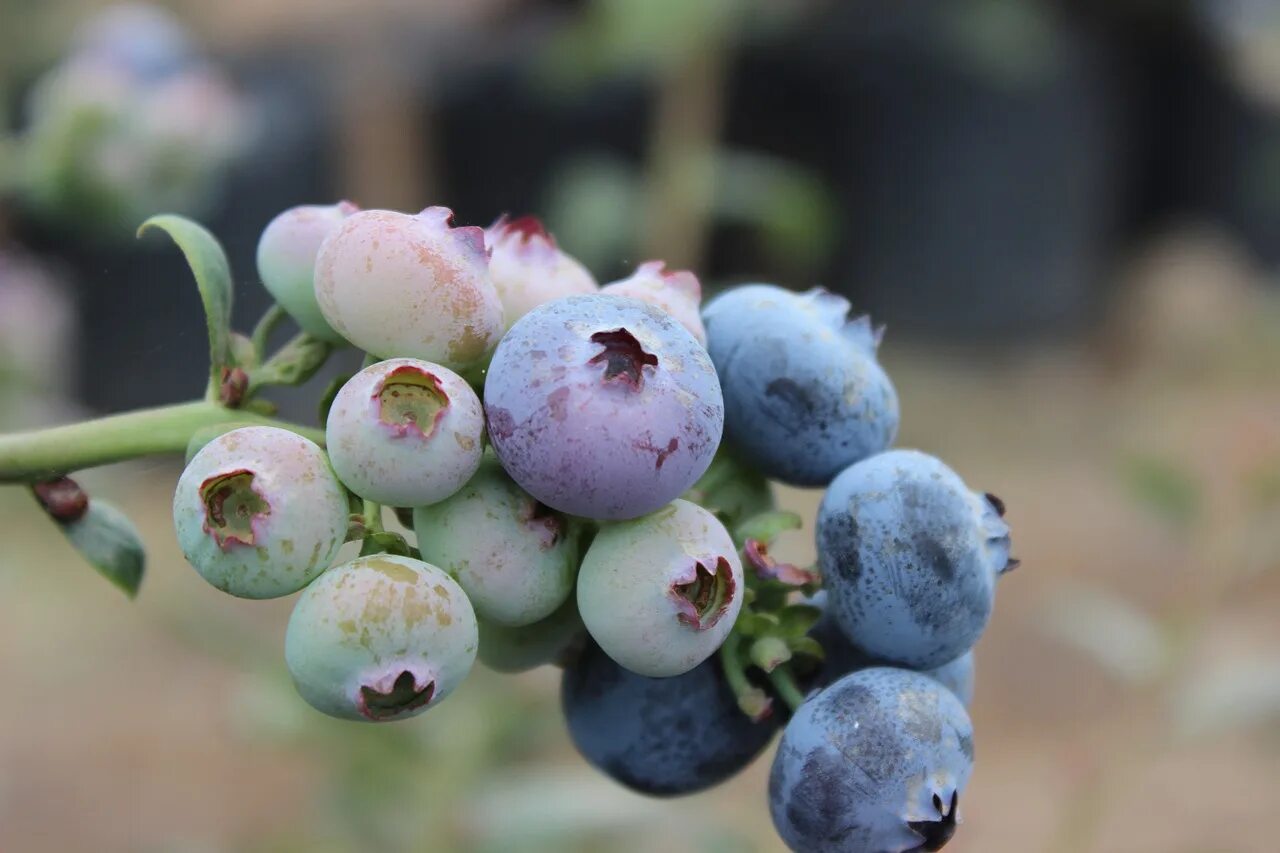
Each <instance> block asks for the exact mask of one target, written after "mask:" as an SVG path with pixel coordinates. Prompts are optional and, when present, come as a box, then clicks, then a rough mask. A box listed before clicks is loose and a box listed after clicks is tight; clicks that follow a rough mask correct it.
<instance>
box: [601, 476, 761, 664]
mask: <svg viewBox="0 0 1280 853" xmlns="http://www.w3.org/2000/svg"><path fill="white" fill-rule="evenodd" d="M741 609H742V563H741V562H740V561H739V559H738V552H737V549H736V548H735V547H734V545H733V540H732V539H731V538H730V537H729V533H728V531H726V530H725V529H724V525H723V524H721V523H720V521H719V520H718V519H716V517H715V516H714V515H712V514H711V513H710V512H708V511H707V510H705V509H703V508H702V507H700V506H698V505H697V504H692V503H689V502H688V501H685V500H676V501H672V502H671V503H670V504H669V505H667V506H665V507H663V508H662V509H660V510H658V511H657V512H655V513H652V514H650V515H646V516H643V517H641V518H637V519H633V520H631V521H621V522H617V523H614V524H608V525H606V526H604V527H602V528H601V529H600V532H599V533H597V534H596V537H595V539H594V540H593V541H592V542H591V546H590V547H589V548H588V549H587V554H586V557H585V558H584V559H583V561H582V568H581V570H580V571H579V573H578V612H579V613H581V614H582V621H583V622H584V623H585V624H586V626H587V631H588V632H590V634H591V636H592V638H594V639H595V641H596V643H598V644H599V646H600V648H602V649H603V650H604V651H605V653H606V654H608V655H609V657H611V658H613V659H614V660H615V661H617V663H618V664H619V665H621V666H623V667H626V668H627V669H629V670H631V671H632V672H635V673H639V674H640V675H647V676H649V677H651V678H661V677H667V676H674V675H680V674H681V673H683V672H688V671H689V670H691V669H693V668H694V667H695V666H697V665H698V664H700V663H702V661H704V660H706V659H707V658H708V657H710V656H711V655H712V654H714V653H715V651H716V650H717V649H718V648H720V644H721V643H723V642H724V638H725V637H726V636H728V634H729V631H730V629H732V628H733V623H734V622H735V621H736V620H737V618H738V611H739V610H741Z"/></svg>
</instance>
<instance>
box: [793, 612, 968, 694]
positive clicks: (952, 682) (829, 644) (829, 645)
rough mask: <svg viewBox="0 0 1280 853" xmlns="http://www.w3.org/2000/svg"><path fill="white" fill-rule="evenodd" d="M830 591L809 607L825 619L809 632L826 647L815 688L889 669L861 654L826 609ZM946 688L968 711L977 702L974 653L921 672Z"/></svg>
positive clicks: (884, 664) (813, 680)
mask: <svg viewBox="0 0 1280 853" xmlns="http://www.w3.org/2000/svg"><path fill="white" fill-rule="evenodd" d="M826 601H827V592H826V590H821V591H819V592H818V594H817V595H815V596H813V598H812V599H810V600H809V602H808V603H809V604H812V605H813V606H815V607H818V608H820V609H822V611H823V612H822V617H821V618H819V619H818V622H817V624H815V625H814V626H813V628H811V629H810V630H809V636H811V637H813V638H814V639H815V640H817V641H818V642H819V643H820V644H821V645H822V651H823V657H822V664H821V667H820V669H819V671H818V673H817V674H816V676H815V677H814V678H813V679H812V681H811V683H812V684H814V685H818V686H821V685H827V684H830V683H831V682H833V681H836V680H837V679H839V678H842V677H843V676H846V675H848V674H849V673H851V672H856V671H858V670H860V669H870V668H871V667H875V666H886V665H887V664H886V663H885V662H884V661H877V660H875V659H874V658H871V657H869V656H868V655H866V654H865V653H864V652H861V651H859V650H858V649H857V648H855V647H854V646H853V644H852V643H850V642H849V641H848V639H846V638H845V636H844V632H843V631H841V630H840V626H839V625H837V624H836V620H835V617H833V616H832V615H831V612H830V611H829V610H827V609H826ZM917 672H921V673H923V674H924V675H927V676H929V677H930V678H932V679H933V680H935V681H937V682H938V683H940V684H941V685H942V686H943V687H946V688H947V689H948V690H950V691H951V692H952V693H954V694H955V695H956V698H957V699H959V700H960V702H961V703H962V704H963V705H964V706H965V707H966V708H967V707H969V705H970V704H971V703H972V702H973V681H974V676H973V650H972V649H970V650H969V651H967V652H965V653H964V654H962V655H961V656H960V657H958V658H956V659H955V660H953V661H950V662H949V663H944V664H943V665H942V666H937V667H934V668H933V669H924V670H917Z"/></svg>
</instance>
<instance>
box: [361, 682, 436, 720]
mask: <svg viewBox="0 0 1280 853" xmlns="http://www.w3.org/2000/svg"><path fill="white" fill-rule="evenodd" d="M435 692H436V683H435V682H434V681H428V682H427V683H426V685H425V686H423V687H418V679H417V676H415V675H414V674H413V673H412V672H410V671H409V670H407V669H406V670H403V671H402V672H401V673H400V674H399V675H397V676H396V679H395V681H394V682H392V684H391V686H390V687H389V688H387V689H385V690H383V689H379V688H378V687H377V686H373V687H371V686H369V685H367V684H364V685H361V686H360V702H359V705H360V713H361V714H363V715H364V716H365V717H367V718H369V719H370V720H374V721H375V722H376V721H379V720H391V719H394V718H396V717H398V716H400V715H401V714H407V713H409V712H410V711H416V710H417V709H419V708H422V707H424V706H426V705H428V704H430V703H431V699H432V698H433V697H434V696H435Z"/></svg>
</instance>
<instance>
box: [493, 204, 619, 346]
mask: <svg viewBox="0 0 1280 853" xmlns="http://www.w3.org/2000/svg"><path fill="white" fill-rule="evenodd" d="M484 237H485V244H486V245H487V246H488V247H489V251H490V257H489V274H490V275H491V276H492V277H493V285H494V287H495V288H497V291H498V296H499V298H501V299H502V311H503V315H504V316H505V318H506V323H507V328H511V326H512V325H514V324H515V322H516V320H519V319H520V318H521V317H523V316H524V315H525V314H528V313H529V312H530V311H532V310H533V309H534V308H537V307H538V306H539V305H541V304H542V303H544V302H550V301H551V300H553V299H559V298H560V297H562V296H572V295H574V294H581V293H595V292H596V290H598V287H597V285H596V280H595V278H594V277H592V275H591V273H590V272H589V271H588V270H587V268H586V267H584V266H583V265H582V264H580V263H579V262H578V261H576V260H575V259H574V258H572V257H570V256H569V255H568V254H567V253H565V252H564V251H563V250H561V249H560V247H558V246H557V245H556V241H555V238H554V237H552V236H551V235H550V234H549V233H548V232H547V229H545V228H543V227H542V223H541V222H539V221H538V220H537V219H535V218H534V217H532V216H522V217H520V218H519V219H507V218H506V217H505V216H504V217H502V218H501V219H499V220H498V221H497V222H495V223H493V224H492V225H490V226H489V227H488V228H487V229H485V232H484Z"/></svg>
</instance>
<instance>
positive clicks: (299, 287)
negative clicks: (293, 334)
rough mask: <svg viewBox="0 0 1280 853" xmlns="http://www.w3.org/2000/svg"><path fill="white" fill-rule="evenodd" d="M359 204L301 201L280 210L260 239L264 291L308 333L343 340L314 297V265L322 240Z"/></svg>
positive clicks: (339, 342)
mask: <svg viewBox="0 0 1280 853" xmlns="http://www.w3.org/2000/svg"><path fill="white" fill-rule="evenodd" d="M357 210H359V208H357V207H356V206H355V205H354V204H352V203H351V202H349V201H342V202H338V203H337V204H328V205H320V204H304V205H299V206H298V207H291V208H289V209H288V210H286V211H284V212H283V213H281V214H280V215H278V216H277V217H276V218H275V219H273V220H271V222H270V223H269V224H268V225H267V227H266V228H265V229H263V231H262V236H261V237H260V238H259V239H258V277H259V278H261V279H262V284H263V286H264V287H266V289H267V292H268V293H270V294H271V296H272V297H273V298H274V299H275V300H276V302H279V303H280V306H281V307H282V308H284V310H285V311H288V312H289V316H290V317H292V318H293V319H294V320H295V321H296V322H297V324H298V325H299V326H301V327H302V330H303V331H304V332H306V333H307V334H309V335H311V336H313V337H316V338H320V339H321V340H324V341H328V342H329V343H332V344H345V343H346V341H345V340H344V339H343V337H342V336H341V335H339V334H338V333H337V332H335V331H334V330H333V327H332V326H330V325H329V322H328V321H327V320H325V318H324V314H322V313H321V312H320V305H319V303H317V302H316V288H315V269H316V255H317V254H318V253H319V251H320V244H321V243H323V242H324V239H325V238H326V237H328V236H329V235H330V234H331V233H333V232H334V231H335V230H337V228H338V226H339V225H341V224H342V222H343V220H345V219H346V218H347V217H348V216H350V215H352V214H353V213H355V212H356V211H357Z"/></svg>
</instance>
